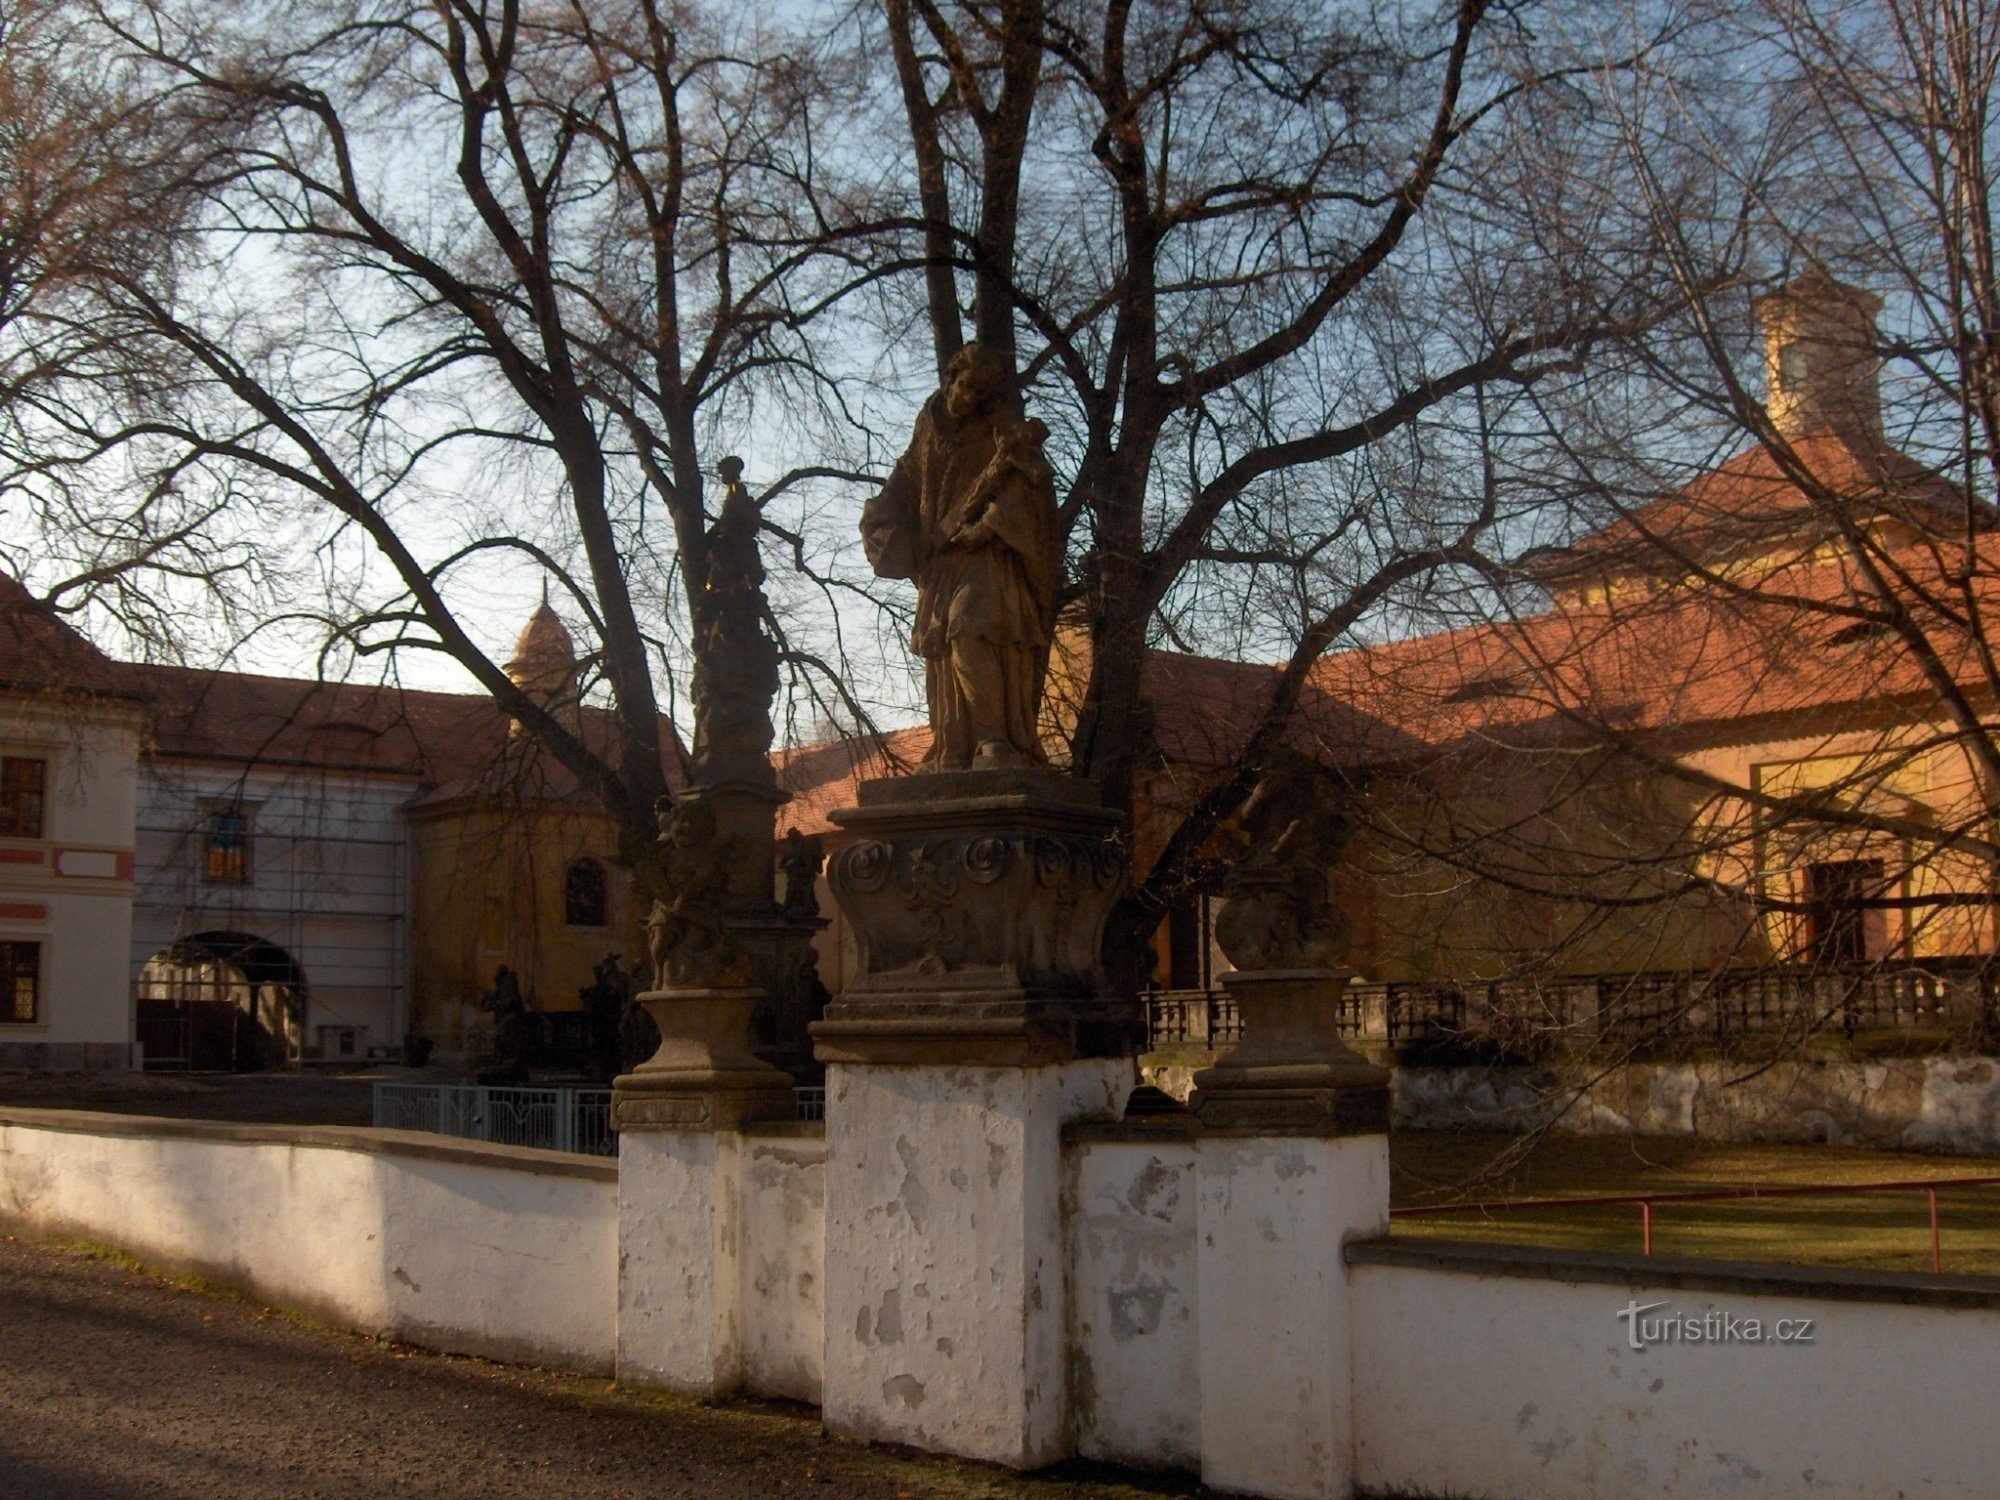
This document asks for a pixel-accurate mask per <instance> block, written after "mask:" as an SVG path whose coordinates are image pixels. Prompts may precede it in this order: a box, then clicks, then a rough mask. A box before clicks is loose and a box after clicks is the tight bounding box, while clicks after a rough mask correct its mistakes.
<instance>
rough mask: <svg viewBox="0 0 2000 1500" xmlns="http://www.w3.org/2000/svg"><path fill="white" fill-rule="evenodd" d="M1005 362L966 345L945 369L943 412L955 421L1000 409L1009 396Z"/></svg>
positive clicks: (973, 345)
mask: <svg viewBox="0 0 2000 1500" xmlns="http://www.w3.org/2000/svg"><path fill="white" fill-rule="evenodd" d="M1007 385H1008V370H1007V365H1006V362H1005V361H1004V360H1002V359H1001V358H1000V356H999V355H997V354H994V353H992V352H991V351H990V350H988V349H986V348H984V347H983V346H981V345H979V344H976V343H974V344H967V345H966V346H965V347H964V348H962V349H960V350H959V351H958V353H956V354H954V355H953V356H952V357H951V360H950V361H949V363H947V364H946V365H945V367H944V409H945V410H946V411H948V412H950V413H951V415H952V418H953V420H955V421H960V422H962V421H964V420H965V419H966V418H967V417H970V416H972V415H974V414H975V413H978V412H982V411H991V410H993V409H994V408H996V407H998V406H999V405H1000V404H1001V402H1002V399H1003V398H1004V397H1005V396H1006V394H1007Z"/></svg>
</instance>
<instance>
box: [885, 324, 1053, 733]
mask: <svg viewBox="0 0 2000 1500" xmlns="http://www.w3.org/2000/svg"><path fill="white" fill-rule="evenodd" d="M1048 435H1049V430H1048V428H1047V427H1045V426H1044V425H1043V424H1042V423H1040V422H1037V421H1035V420H1033V419H1032V418H1023V417H1021V416H1020V415H1019V414H1018V412H1017V409H1016V401H1015V396H1014V391H1013V389H1012V375H1011V372H1010V371H1009V370H1008V369H1007V367H1006V365H1005V363H1004V362H1003V361H1002V360H1001V359H1000V358H999V357H998V356H996V355H994V354H992V353H990V352H989V351H987V350H985V349H983V348H981V347H980V346H979V345H978V344H967V345H966V346H965V347H964V348H963V349H961V350H960V351H959V352H958V353H957V354H956V355H954V356H953V357H952V359H951V362H950V363H949V364H948V365H947V366H946V367H945V372H944V383H943V385H942V387H941V388H940V389H939V390H938V391H937V393H936V394H935V395H933V396H932V397H931V398H930V400H928V401H927V402H925V403H924V408H923V411H922V412H921V413H919V414H918V417H917V422H916V428H915V430H914V431H913V432H912V434H911V436H910V446H909V448H908V450H907V451H906V452H905V453H904V454H903V456H902V458H901V459H900V460H898V462H897V464H896V467H895V470H894V472H893V473H891V474H890V476H889V482H888V483H887V484H885V485H884V486H883V487H882V489H881V491H880V493H878V494H877V495H875V496H874V498H873V499H871V500H870V501H869V502H868V504H867V506H866V507H865V508H864V509H863V511H862V515H861V536H862V542H863V544H864V546H865V547H866V548H867V552H868V561H869V565H870V566H871V567H873V568H874V570H875V573H876V575H877V576H878V577H882V578H911V579H914V580H915V581H916V585H917V614H916V623H915V627H914V629H913V630H912V632H911V640H910V645H911V648H912V649H913V650H915V651H916V652H917V653H918V655H920V656H922V657H923V659H924V679H925V692H926V696H927V697H928V699H929V703H930V720H931V749H930V754H929V755H927V756H926V757H925V758H924V763H923V767H922V769H924V770H934V771H937V770H965V769H970V768H975V767H976V768H979V769H989V768H998V767H1009V766H1030V765H1042V764H1045V763H1046V757H1045V756H1044V755H1043V753H1042V748H1041V739H1040V736H1039V735H1038V734H1037V732H1036V718H1037V715H1038V712H1039V709H1040V706H1041V696H1042V679H1043V677H1044V675H1045V674H1046V673H1047V670H1048V659H1049V640H1050V637H1051V635H1052V634H1053V631H1054V625H1055V596H1056V587H1057V583H1058V581H1059V575H1060V572H1061V566H1062V556H1061V542H1060V538H1059V537H1058V535H1057V517H1056V493H1055V475H1054V472H1053V471H1052V470H1051V469H1050V467H1049V463H1048V460H1047V459H1046V458H1045V457H1043V455H1042V445H1043V443H1044V442H1045V441H1046V440H1047V438H1048Z"/></svg>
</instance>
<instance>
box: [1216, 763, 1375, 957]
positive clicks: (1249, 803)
mask: <svg viewBox="0 0 2000 1500" xmlns="http://www.w3.org/2000/svg"><path fill="white" fill-rule="evenodd" d="M1236 822H1237V826H1238V827H1239V828H1241V829H1242V831H1243V833H1244V835H1245V837H1246V838H1247V839H1248V840H1249V849H1248V850H1247V851H1246V853H1245V854H1244V856H1243V858H1242V860H1240V861H1239V862H1238V863H1237V865H1236V868H1235V869H1233V870H1232V871H1231V872H1230V873H1229V875H1228V877H1227V879H1225V880H1224V882H1223V887H1222V894H1223V904H1222V909H1221V911H1220V912H1218V913H1217V915H1216V919H1215V938H1216V942H1217V944H1218V945H1219V946H1220V947H1221V948H1222V951H1223V953H1224V954H1225V955H1226V956H1227V957H1228V959H1229V961H1230V962H1231V963H1232V964H1234V965H1235V966H1236V968H1237V969H1238V970H1251V969H1330V968H1335V967H1338V966H1339V964H1340V962H1341V960H1342V959H1344V958H1345V957H1346V956H1347V946H1348V935H1349V934H1348V923H1347V919H1346V918H1345V917H1343V916H1342V915H1341V914H1340V911H1339V910H1338V908H1336V907H1335V906H1334V904H1333V897H1332V894H1331V892H1330V891H1329V890H1328V888H1327V878H1328V875H1329V873H1330V872H1331V870H1332V867H1333V862H1334V860H1335V859H1336V858H1337V857H1338V856H1339V854H1340V851H1341V849H1342V848H1344V847H1345V846H1346V844H1347V840H1348V838H1349V837H1350V836H1351V834H1352V833H1353V827H1354V823H1353V818H1352V816H1351V814H1350V813H1349V811H1348V808H1347V799H1346V796H1345V794H1344V791H1343V789H1342V787H1341V785H1340V783H1339V782H1338V781H1337V780H1335V778H1334V777H1333V775H1332V774H1331V773H1330V772H1328V771H1327V770H1326V768H1325V767H1323V766H1321V765H1320V764H1319V763H1318V762H1317V761H1315V760H1313V759H1312V758H1311V757H1310V756H1306V755H1302V754H1299V753H1297V752H1295V751H1289V750H1287V751H1281V752H1279V753H1278V754H1277V755H1275V756H1273V757H1272V759H1271V760H1270V761H1269V763H1268V764H1267V765H1266V767H1265V769H1264V772H1263V774H1262V775H1261V776H1260V777H1258V779H1257V784H1256V786H1255V787H1254V788H1253V789H1252V790H1251V793H1250V795H1249V796H1248V797H1247V798H1246V799H1245V800H1244V803H1243V806H1242V808H1241V809H1240V810H1239V811H1238V813H1237V815H1236Z"/></svg>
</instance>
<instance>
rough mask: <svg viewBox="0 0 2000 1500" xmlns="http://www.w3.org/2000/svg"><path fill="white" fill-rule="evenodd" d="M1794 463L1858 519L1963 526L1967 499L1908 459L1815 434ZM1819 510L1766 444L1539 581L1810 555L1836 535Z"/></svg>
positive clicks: (1572, 553) (1561, 562) (1617, 526)
mask: <svg viewBox="0 0 2000 1500" xmlns="http://www.w3.org/2000/svg"><path fill="white" fill-rule="evenodd" d="M1791 456H1792V457H1793V458H1794V459H1795V460H1796V462H1797V464H1798V466H1799V467H1800V468H1802V469H1803V470H1804V471H1805V472H1806V473H1807V474H1809V475H1810V476H1811V477H1812V478H1813V479H1814V480H1815V481H1816V482H1817V483H1818V484H1819V485H1821V486H1823V487H1824V488H1825V489H1827V490H1829V491H1832V492H1833V493H1834V494H1836V495H1839V496H1841V497H1843V498H1844V499H1845V500H1847V501H1848V502H1849V503H1850V504H1852V505H1853V506H1854V508H1855V510H1856V513H1857V516H1858V517H1859V518H1862V519H1865V518H1866V517H1867V516H1868V515H1872V514H1880V513H1887V514H1893V515H1900V516H1902V517H1904V518H1906V519H1908V520H1910V521H1912V522H1913V523H1914V524H1916V525H1918V526H1920V527H1923V528H1925V529H1927V530H1935V529H1936V528H1938V527H1939V526H1941V525H1942V526H1944V527H1946V528H1947V529H1951V528H1956V527H1962V526H1963V524H1964V521H1965V496H1964V494H1963V493H1962V492H1961V491H1960V490H1958V489H1957V488H1956V487H1954V486H1953V485H1951V484H1949V483H1947V482H1946V481H1945V480H1943V479H1942V478H1940V477H1939V476H1938V475H1936V474H1934V473H1932V472H1931V471H1930V470H1928V469H1926V468H1924V467H1923V466H1922V465H1920V464H1918V463H1916V462H1915V461H1913V460H1912V459H1910V458H1907V457H1905V456H1904V455H1903V454H1901V453H1897V452H1894V451H1890V450H1884V449H1882V448H1878V447H1877V446H1875V445H1874V444H1873V443H1871V442H1869V441H1867V440H1865V439H1860V438H1855V437H1850V436H1848V435H1845V434H1842V433H1837V432H1816V433H1810V434H1807V435H1805V436H1802V437H1798V438H1795V439H1793V440H1792V442H1791ZM1814 505H1815V500H1814V497H1813V496H1812V495H1809V494H1808V493H1807V492H1806V490H1804V489H1802V488H1801V487H1800V486H1799V485H1798V484H1796V483H1795V482H1794V481H1793V480H1792V478H1791V477H1790V475H1789V474H1788V472H1787V470H1786V468H1785V466H1784V465H1782V464H1781V463H1780V462H1779V460H1778V458H1777V457H1776V456H1774V455H1773V454H1772V452H1771V451H1770V450H1769V449H1768V448H1766V447H1765V446H1764V445H1763V444H1762V443H1759V444H1757V445H1756V446H1754V447H1752V448H1749V449H1746V450H1745V451H1743V452H1741V453H1739V454H1737V455H1736V456H1735V457H1734V458H1731V459H1729V460H1728V461H1727V462H1725V463H1723V464H1721V465H1719V466H1718V467H1716V468H1714V469H1712V470H1710V471H1709V472H1708V473H1706V474H1703V475H1702V476H1701V477H1700V478H1698V479H1696V480H1694V481H1693V482H1692V483H1690V484H1688V485H1685V486H1683V487H1682V488H1681V489H1678V490H1675V491H1674V492H1673V493H1671V494H1668V495H1663V496H1661V497H1660V498H1659V499H1657V500H1654V501H1652V502H1650V503H1649V504H1646V505H1642V506H1639V507H1638V508H1637V509H1635V510H1633V511H1632V512H1631V513H1630V514H1629V515H1626V516H1623V517H1621V518H1620V519H1618V520H1616V521H1614V522H1612V523H1611V524H1610V525H1608V526H1605V527H1603V528H1602V529H1601V530H1598V531H1596V532H1593V533H1592V534H1591V535H1589V536H1587V537H1585V538H1584V539H1583V540H1582V541H1580V542H1578V543H1576V544H1575V545H1574V546H1572V547H1570V548H1569V549H1568V550H1567V551H1566V552H1564V553H1563V554H1561V555H1560V556H1559V557H1557V558H1554V559H1551V560H1550V561H1548V562H1546V563H1544V564H1542V565H1541V566H1540V567H1539V568H1538V569H1537V570H1536V572H1537V574H1538V576H1541V577H1543V578H1545V579H1547V580H1548V581H1550V582H1552V583H1559V582H1560V581H1561V580H1562V579H1563V578H1565V577H1567V576H1568V575H1570V574H1571V573H1574V572H1587V573H1603V572H1607V571H1609V572H1635V573H1643V574H1651V573H1658V572H1661V571H1669V572H1670V571H1674V558H1675V557H1676V555H1678V556H1681V557H1688V558H1691V559H1696V560H1699V561H1703V562H1713V561H1718V560H1721V559H1723V558H1726V557H1731V556H1735V555H1737V554H1739V553H1742V552H1745V551H1750V550H1770V549H1771V548H1773V547H1774V546H1781V545H1783V544H1784V543H1785V542H1786V541H1787V540H1793V541H1799V542H1804V543H1806V544H1808V545H1810V543H1811V541H1813V540H1816V539H1817V537H1816V535H1815V533H1820V534H1824V533H1825V532H1827V531H1830V529H1831V528H1830V527H1828V526H1827V525H1826V523H1825V522H1824V521H1820V522H1819V523H1818V524H1817V525H1815V524H1814V518H1813V516H1812V511H1813V509H1814Z"/></svg>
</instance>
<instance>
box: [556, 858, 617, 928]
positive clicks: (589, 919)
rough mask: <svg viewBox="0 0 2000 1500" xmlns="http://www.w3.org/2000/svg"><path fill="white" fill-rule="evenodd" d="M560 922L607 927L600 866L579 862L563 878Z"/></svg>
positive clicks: (584, 861)
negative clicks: (561, 920) (561, 917)
mask: <svg viewBox="0 0 2000 1500" xmlns="http://www.w3.org/2000/svg"><path fill="white" fill-rule="evenodd" d="M563 920H564V921H565V922H567V923H569V925H570V926H572V927H609V926H610V925H611V917H610V907H609V902H608V901H607V900H606V896H605V886H604V866H603V865H601V864H599V863H598V862H597V861H596V860H594V859H580V860H578V861H577V862H576V863H575V864H573V865H571V866H570V867H569V873H568V875H566V876H565V877H564V878H563Z"/></svg>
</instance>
